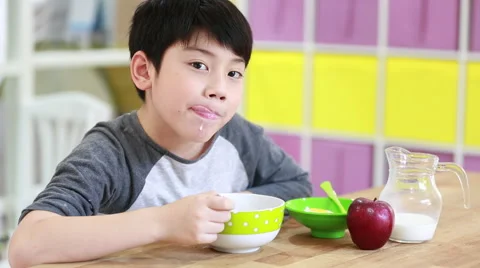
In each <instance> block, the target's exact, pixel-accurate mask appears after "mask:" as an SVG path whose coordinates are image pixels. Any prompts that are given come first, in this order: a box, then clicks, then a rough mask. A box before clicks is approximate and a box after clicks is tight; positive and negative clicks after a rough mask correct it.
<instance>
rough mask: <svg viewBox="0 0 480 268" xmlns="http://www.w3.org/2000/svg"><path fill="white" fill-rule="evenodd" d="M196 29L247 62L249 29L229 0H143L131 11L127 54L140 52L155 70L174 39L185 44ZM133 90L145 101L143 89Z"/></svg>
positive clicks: (174, 41)
mask: <svg viewBox="0 0 480 268" xmlns="http://www.w3.org/2000/svg"><path fill="white" fill-rule="evenodd" d="M200 30H203V31H205V32H206V33H208V34H209V35H210V36H211V37H213V38H214V39H215V40H216V41H217V42H219V43H220V44H221V45H223V46H225V47H227V48H229V49H231V50H232V51H233V53H235V54H236V55H237V56H239V57H241V58H242V59H243V60H244V61H245V66H247V65H248V62H249V60H250V56H251V53H252V43H253V38H252V30H251V28H250V25H249V23H248V21H247V19H246V18H245V17H244V16H243V14H242V13H241V12H240V10H238V8H237V7H236V6H235V4H233V3H232V2H230V0H144V1H143V2H142V3H141V4H139V6H138V7H137V9H136V10H135V13H134V15H133V18H132V22H131V26H130V36H129V42H128V46H129V49H130V57H133V55H134V54H135V53H136V52H137V51H143V52H144V53H145V54H146V56H147V58H148V60H149V61H151V62H152V63H153V65H154V66H155V68H156V71H157V72H158V71H159V70H160V65H161V63H162V58H163V55H164V53H165V51H166V50H167V49H168V48H169V47H170V46H171V45H173V44H175V43H177V42H183V43H185V44H186V43H188V42H189V41H190V40H191V38H192V37H193V35H194V34H195V33H198V32H199V31H200ZM137 92H138V95H139V96H140V98H141V99H142V100H145V91H142V90H139V89H138V88H137Z"/></svg>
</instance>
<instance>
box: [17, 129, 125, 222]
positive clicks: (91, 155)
mask: <svg viewBox="0 0 480 268" xmlns="http://www.w3.org/2000/svg"><path fill="white" fill-rule="evenodd" d="M95 129H96V130H95ZM125 167H126V165H125V157H124V153H123V150H122V147H121V146H120V144H119V142H118V141H117V139H116V138H115V137H114V135H112V134H111V132H109V131H108V130H106V129H104V128H100V127H97V128H94V130H92V131H90V132H89V133H87V135H86V136H85V138H84V139H83V140H82V142H81V143H80V144H79V145H78V146H77V147H76V148H75V149H74V150H73V151H72V153H71V154H70V155H69V156H67V157H66V158H65V159H64V160H63V161H62V162H60V163H59V164H58V166H57V168H56V170H55V173H54V175H53V177H52V179H51V181H50V182H49V183H48V185H47V186H46V188H45V189H44V190H43V191H42V192H41V193H40V194H39V195H38V196H37V197H36V198H35V200H34V201H33V203H32V204H31V205H29V206H28V207H27V208H25V209H24V210H23V211H22V213H21V216H20V219H19V221H21V220H22V219H23V218H24V217H25V216H26V215H27V213H29V212H30V211H33V210H45V211H50V212H54V213H57V214H59V215H62V216H90V215H95V214H97V213H99V212H101V210H105V211H108V210H110V211H113V212H115V210H119V207H121V206H122V205H121V204H114V203H115V202H114V200H115V196H116V195H117V194H118V193H119V192H121V191H122V190H123V189H125V188H127V189H128V186H126V185H123V184H124V182H128V179H127V178H125V176H128V172H127V171H126V168H125ZM114 205H115V206H114Z"/></svg>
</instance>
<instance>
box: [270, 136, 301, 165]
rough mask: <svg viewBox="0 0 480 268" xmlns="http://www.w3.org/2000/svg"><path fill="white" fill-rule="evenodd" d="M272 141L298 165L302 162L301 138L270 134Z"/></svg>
mask: <svg viewBox="0 0 480 268" xmlns="http://www.w3.org/2000/svg"><path fill="white" fill-rule="evenodd" d="M268 136H269V137H270V138H272V140H273V141H274V142H275V143H276V144H278V146H280V147H281V148H282V149H283V150H284V151H285V152H286V153H287V154H289V155H290V156H291V157H292V158H293V159H295V161H297V163H298V164H300V160H301V138H300V137H299V136H295V135H280V134H272V133H270V134H268Z"/></svg>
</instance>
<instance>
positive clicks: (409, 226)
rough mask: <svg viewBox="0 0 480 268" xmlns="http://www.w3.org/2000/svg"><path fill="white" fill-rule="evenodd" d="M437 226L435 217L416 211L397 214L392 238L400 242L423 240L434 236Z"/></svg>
mask: <svg viewBox="0 0 480 268" xmlns="http://www.w3.org/2000/svg"><path fill="white" fill-rule="evenodd" d="M436 228H437V221H435V219H434V218H432V217H430V216H427V215H423V214H415V213H398V214H395V224H394V226H393V231H392V234H391V235H390V239H391V240H394V241H398V242H405V243H408V242H411V243H415V242H423V241H427V240H430V239H432V238H433V236H434V234H435V230H436Z"/></svg>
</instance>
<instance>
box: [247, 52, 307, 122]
mask: <svg viewBox="0 0 480 268" xmlns="http://www.w3.org/2000/svg"><path fill="white" fill-rule="evenodd" d="M303 73H304V55H303V54H302V53H295V52H273V51H268V52H266V51H254V52H253V54H252V59H251V61H250V63H249V65H248V70H247V75H246V79H247V83H246V99H245V100H246V104H245V107H246V117H247V118H248V119H249V120H252V121H253V122H255V123H259V124H269V125H278V126H294V127H298V126H302V125H303V118H302V115H303V112H302V109H303V85H304V82H303V81H304V79H303Z"/></svg>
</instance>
